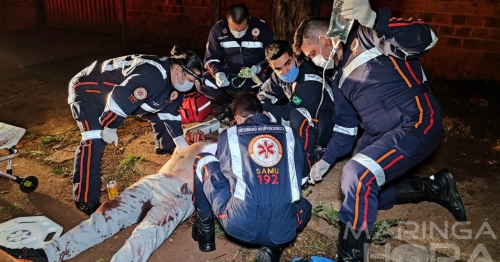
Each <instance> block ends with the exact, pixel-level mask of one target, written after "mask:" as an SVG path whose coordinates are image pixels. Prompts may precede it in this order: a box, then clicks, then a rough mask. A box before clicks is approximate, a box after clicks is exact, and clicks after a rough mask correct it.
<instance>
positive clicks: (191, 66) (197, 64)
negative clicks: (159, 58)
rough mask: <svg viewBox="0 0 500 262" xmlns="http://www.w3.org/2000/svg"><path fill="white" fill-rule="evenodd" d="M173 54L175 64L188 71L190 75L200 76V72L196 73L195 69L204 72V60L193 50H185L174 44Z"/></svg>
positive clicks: (171, 52) (172, 58)
mask: <svg viewBox="0 0 500 262" xmlns="http://www.w3.org/2000/svg"><path fill="white" fill-rule="evenodd" d="M170 54H171V55H172V56H171V57H170V58H171V60H172V62H173V63H174V64H177V65H179V66H180V67H181V68H182V70H184V71H186V72H187V73H189V74H190V75H193V76H194V77H199V76H200V75H199V74H196V73H195V72H194V70H198V71H200V73H203V71H204V69H205V68H204V66H203V61H202V60H201V59H200V57H199V56H198V55H197V54H196V53H195V52H193V51H183V50H182V49H180V48H179V47H178V46H174V47H173V48H172V51H170Z"/></svg>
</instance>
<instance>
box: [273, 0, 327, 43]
mask: <svg viewBox="0 0 500 262" xmlns="http://www.w3.org/2000/svg"><path fill="white" fill-rule="evenodd" d="M270 1H271V7H272V10H273V25H274V35H275V38H276V39H282V40H287V41H288V42H290V44H292V43H293V34H294V33H295V29H296V28H297V27H299V24H300V22H301V21H302V20H303V19H304V18H306V17H307V16H317V15H318V14H319V7H320V3H321V0H270Z"/></svg>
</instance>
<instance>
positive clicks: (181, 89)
mask: <svg viewBox="0 0 500 262" xmlns="http://www.w3.org/2000/svg"><path fill="white" fill-rule="evenodd" d="M193 85H194V83H193V82H189V81H188V80H187V79H186V80H184V84H182V85H181V84H179V82H177V74H175V84H174V88H175V89H176V90H177V91H179V92H186V91H189V90H190V89H191V88H193Z"/></svg>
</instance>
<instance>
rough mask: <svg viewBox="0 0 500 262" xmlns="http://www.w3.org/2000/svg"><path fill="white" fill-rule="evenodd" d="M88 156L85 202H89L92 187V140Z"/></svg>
mask: <svg viewBox="0 0 500 262" xmlns="http://www.w3.org/2000/svg"><path fill="white" fill-rule="evenodd" d="M88 151H89V152H88V154H87V158H88V160H87V174H86V175H87V179H86V181H87V183H86V184H87V186H86V187H85V196H84V198H85V201H84V202H88V197H89V187H90V157H91V156H92V139H89V149H88ZM99 168H100V167H99Z"/></svg>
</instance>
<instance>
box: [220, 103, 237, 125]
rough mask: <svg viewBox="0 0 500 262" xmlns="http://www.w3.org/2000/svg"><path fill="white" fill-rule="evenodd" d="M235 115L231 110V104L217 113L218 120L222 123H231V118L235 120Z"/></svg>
mask: <svg viewBox="0 0 500 262" xmlns="http://www.w3.org/2000/svg"><path fill="white" fill-rule="evenodd" d="M233 118H234V115H233V112H231V105H226V107H225V108H224V110H223V111H222V113H220V114H219V115H217V120H219V121H220V122H221V123H223V124H226V125H229V123H230V122H231V120H233Z"/></svg>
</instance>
